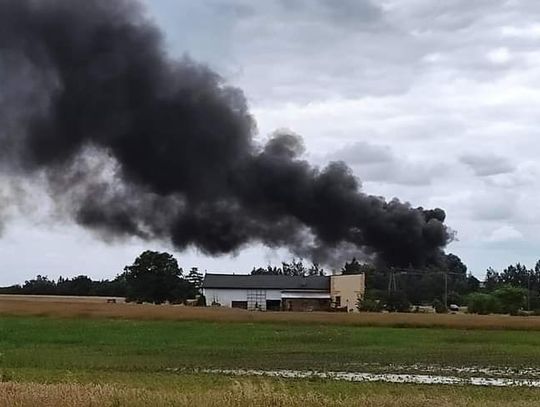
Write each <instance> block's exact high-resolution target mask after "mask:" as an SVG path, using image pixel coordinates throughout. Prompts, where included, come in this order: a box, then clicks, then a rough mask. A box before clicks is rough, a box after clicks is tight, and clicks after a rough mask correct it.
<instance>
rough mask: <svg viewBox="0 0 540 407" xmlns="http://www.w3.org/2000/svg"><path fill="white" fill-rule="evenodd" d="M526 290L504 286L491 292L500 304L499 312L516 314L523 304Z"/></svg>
mask: <svg viewBox="0 0 540 407" xmlns="http://www.w3.org/2000/svg"><path fill="white" fill-rule="evenodd" d="M526 295H527V292H526V290H525V289H523V288H519V287H512V286H504V287H501V288H498V289H497V290H495V291H494V292H493V296H495V297H496V298H497V299H498V301H499V304H500V312H502V313H504V314H512V315H516V314H517V313H518V311H519V310H520V309H521V308H523V306H524V305H525V298H526Z"/></svg>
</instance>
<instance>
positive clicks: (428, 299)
mask: <svg viewBox="0 0 540 407" xmlns="http://www.w3.org/2000/svg"><path fill="white" fill-rule="evenodd" d="M339 271H340V272H341V273H342V274H360V273H363V274H364V275H365V281H366V294H365V296H364V297H363V298H361V299H359V303H358V308H359V309H360V310H363V311H381V310H388V311H402V312H404V311H410V310H411V306H412V304H415V305H433V306H434V307H435V309H436V310H437V311H438V312H446V311H447V307H448V305H450V304H456V305H458V306H461V305H467V306H468V309H469V312H475V313H482V314H485V313H512V314H515V313H518V312H519V311H520V310H535V312H537V313H539V314H540V260H539V261H538V262H537V263H536V265H535V266H534V267H533V268H531V269H528V268H527V267H526V266H524V265H522V264H520V263H517V264H515V265H510V266H508V267H506V268H505V269H503V270H502V271H501V272H498V271H495V270H494V269H492V268H488V270H487V272H486V277H485V280H484V281H483V282H481V281H480V280H478V279H477V278H476V277H474V276H472V275H471V274H470V273H468V270H467V266H466V265H465V264H464V263H463V262H462V261H461V259H460V258H459V257H458V256H456V255H454V254H451V253H449V254H447V255H445V258H444V261H443V262H442V264H440V265H438V266H437V267H434V266H431V267H427V268H424V269H421V270H419V269H413V268H392V267H375V266H374V265H371V264H364V263H360V262H359V261H358V260H356V259H355V258H353V259H352V260H351V261H349V262H346V263H345V264H344V265H343V267H342V268H341V269H340V270H339ZM251 274H252V275H286V276H303V277H309V276H323V275H325V274H326V272H325V270H324V269H323V268H322V267H320V266H319V265H318V264H317V263H312V264H310V265H305V264H304V263H303V260H302V259H292V260H291V261H289V262H283V263H282V264H281V266H279V267H275V266H267V267H253V269H252V270H251ZM202 279H203V275H202V274H201V273H200V272H199V271H198V269H197V268H196V267H193V268H191V269H190V270H189V272H187V273H184V271H183V269H182V268H181V267H179V265H178V262H177V261H176V259H175V258H174V257H173V256H172V255H171V254H169V253H165V252H164V253H160V252H154V251H145V252H143V253H142V254H141V255H140V256H138V257H137V258H136V259H135V261H134V262H133V264H131V265H129V266H126V267H125V268H124V271H123V272H122V273H120V274H119V275H117V276H116V277H115V278H114V279H112V280H108V279H104V280H99V281H94V280H92V279H90V278H89V277H87V276H84V275H80V276H77V277H73V278H63V277H59V278H58V280H57V281H54V280H52V279H49V278H48V277H47V276H40V275H38V276H37V277H36V278H34V279H31V280H27V281H25V282H24V284H22V285H14V286H11V287H3V288H0V293H3V294H36V295H74V296H109V297H125V298H126V300H127V301H134V302H151V303H156V304H161V303H164V302H169V303H185V302H186V301H187V300H188V299H198V300H199V304H203V303H204V297H203V296H202V293H201V286H202Z"/></svg>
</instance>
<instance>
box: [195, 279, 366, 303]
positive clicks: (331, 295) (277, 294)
mask: <svg viewBox="0 0 540 407" xmlns="http://www.w3.org/2000/svg"><path fill="white" fill-rule="evenodd" d="M364 290H365V284H364V275H363V274H356V275H333V276H310V277H301V276H283V275H235V274H211V273H207V274H206V275H205V277H204V280H203V293H204V296H205V297H206V302H207V304H209V305H210V304H215V305H217V304H219V305H221V306H224V307H232V308H243V309H248V310H261V311H266V310H268V311H327V310H330V309H331V308H341V309H343V310H346V311H355V310H356V303H357V301H358V297H359V296H360V297H361V296H363V295H364Z"/></svg>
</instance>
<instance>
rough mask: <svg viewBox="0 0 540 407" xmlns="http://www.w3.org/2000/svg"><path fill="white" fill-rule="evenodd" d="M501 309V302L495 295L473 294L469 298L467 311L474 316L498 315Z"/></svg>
mask: <svg viewBox="0 0 540 407" xmlns="http://www.w3.org/2000/svg"><path fill="white" fill-rule="evenodd" d="M500 308H501V307H500V304H499V300H498V299H497V297H495V296H494V295H490V294H482V293H473V294H470V295H469V296H468V298H467V310H468V312H470V313H472V314H481V315H487V314H496V313H498V312H500Z"/></svg>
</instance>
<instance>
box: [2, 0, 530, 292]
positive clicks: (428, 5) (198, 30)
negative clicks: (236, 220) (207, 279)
mask: <svg viewBox="0 0 540 407" xmlns="http://www.w3.org/2000/svg"><path fill="white" fill-rule="evenodd" d="M145 6H146V7H147V14H148V16H149V18H151V19H152V20H154V21H155V23H156V24H157V25H158V26H159V27H160V28H161V29H162V30H163V33H164V40H165V43H166V46H167V49H168V51H169V53H170V55H171V56H173V57H182V56H183V55H184V54H187V55H189V56H190V57H192V58H193V59H195V60H197V61H200V62H203V63H205V64H207V65H208V66H209V67H211V68H212V69H214V70H215V71H217V72H218V73H219V74H220V75H221V76H222V77H223V78H224V79H225V80H226V81H227V82H228V83H230V84H232V85H234V86H238V87H240V88H241V89H243V91H244V93H245V95H246V97H247V100H248V102H249V105H250V110H251V112H252V114H253V116H254V118H255V119H256V121H257V129H258V132H257V137H258V138H260V139H261V140H264V139H266V138H268V137H269V135H270V134H272V132H274V131H275V130H276V129H288V130H291V131H293V132H295V133H297V134H299V135H301V136H302V137H303V138H304V142H305V145H306V157H307V158H308V159H309V160H310V161H311V162H312V163H315V164H318V165H321V166H322V165H324V164H326V163H328V162H329V161H332V160H344V161H345V162H347V163H348V164H349V165H350V166H351V167H352V168H353V170H354V173H355V175H356V176H357V177H358V178H359V179H360V180H361V182H362V185H363V191H365V192H366V193H369V194H374V195H381V196H384V197H386V198H392V197H399V198H400V199H401V200H405V201H409V202H410V203H411V204H412V205H413V206H423V207H427V208H431V207H441V208H443V209H444V210H445V211H446V213H447V220H446V223H447V224H448V225H449V226H450V227H451V228H452V229H453V230H454V231H455V232H456V239H455V241H454V242H452V243H451V244H450V245H449V246H448V248H447V251H450V252H453V253H455V254H457V255H458V256H460V257H461V258H462V260H463V261H464V262H465V263H466V264H467V266H468V267H469V270H470V271H471V272H472V273H473V274H474V275H476V276H479V277H483V275H484V273H485V270H486V268H487V267H490V266H491V267H494V268H496V269H501V268H503V267H505V266H507V265H509V264H511V263H515V262H518V261H519V262H522V263H525V264H527V265H528V266H532V265H534V263H535V262H536V260H538V259H539V258H540V250H538V248H539V246H540V237H539V234H538V230H540V211H538V210H537V208H539V207H540V181H539V177H538V174H539V172H540V163H539V161H538V159H537V156H538V154H539V153H540V139H539V137H538V130H537V128H538V126H537V123H538V121H539V120H540V119H539V118H538V111H539V109H538V108H539V107H540V69H539V68H540V47H538V45H539V43H540V23H538V22H537V21H535V16H538V13H539V12H540V3H538V2H536V1H532V0H531V1H525V0H524V1H512V0H508V1H500V0H499V1H498V0H489V1H487V0H486V1H483V0H478V1H475V2H470V1H465V0H448V1H444V2H437V1H431V0H399V1H397V0H395V1H394V0H379V1H368V0H338V1H332V0H272V1H265V2H252V1H248V0H200V1H196V2H194V1H190V0H151V1H150V0H147V1H145ZM13 188H30V187H29V186H27V185H24V183H22V184H21V183H19V182H18V181H17V180H10V181H8V180H2V184H0V195H2V193H3V192H2V191H4V194H5V195H9V194H8V193H7V192H6V191H9V190H10V189H13ZM30 189H31V190H32V199H30V200H29V202H28V203H27V204H26V205H29V206H36V207H39V206H41V205H45V206H47V205H48V204H47V201H48V200H51V199H52V200H54V198H50V197H46V196H44V194H43V193H42V192H40V191H39V187H37V188H30ZM49 204H50V202H49ZM32 209H33V208H29V207H27V206H22V207H18V208H13V207H8V208H7V209H5V210H6V211H7V212H9V213H7V214H6V215H7V216H8V218H9V221H8V222H7V223H6V225H5V227H4V230H3V231H2V234H1V236H0V258H1V259H2V266H0V267H1V270H0V285H8V284H14V283H21V282H23V281H24V280H26V279H29V278H32V277H33V276H35V275H37V274H41V275H48V276H49V277H51V278H57V277H58V276H60V275H62V276H75V275H79V274H86V275H88V276H90V277H92V278H98V279H99V278H112V277H114V276H115V275H117V274H118V273H120V272H122V269H123V267H124V266H125V265H127V264H130V263H131V262H132V261H133V260H134V258H135V257H136V256H137V255H138V254H139V253H140V252H141V251H143V250H145V249H151V250H166V251H170V252H173V253H174V254H175V256H176V257H177V259H178V261H179V263H180V265H181V266H182V267H183V268H184V269H189V268H191V267H193V266H197V267H199V269H200V270H203V271H204V270H208V271H212V272H218V271H219V272H231V273H232V272H235V273H247V272H249V271H250V270H251V268H252V267H253V266H255V265H257V266H265V265H267V264H269V263H273V264H279V262H280V261H282V260H288V259H290V257H291V256H290V254H288V253H287V251H286V250H278V251H275V250H270V249H267V248H264V247H262V246H253V247H249V248H246V249H244V250H242V251H240V252H238V253H234V254H233V255H228V256H222V257H217V258H212V257H207V256H204V255H203V254H201V253H199V252H197V250H195V249H190V250H188V251H186V252H183V253H179V252H176V251H174V248H172V247H171V246H170V244H168V243H167V242H154V241H152V242H144V241H141V240H138V239H131V240H127V241H126V240H123V241H119V240H117V241H102V240H100V238H98V237H97V236H95V235H93V234H92V232H90V231H86V230H84V229H82V228H81V227H79V226H77V225H75V224H66V223H63V222H59V221H55V220H54V219H48V218H45V217H44V216H40V211H39V210H38V211H36V210H32Z"/></svg>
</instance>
